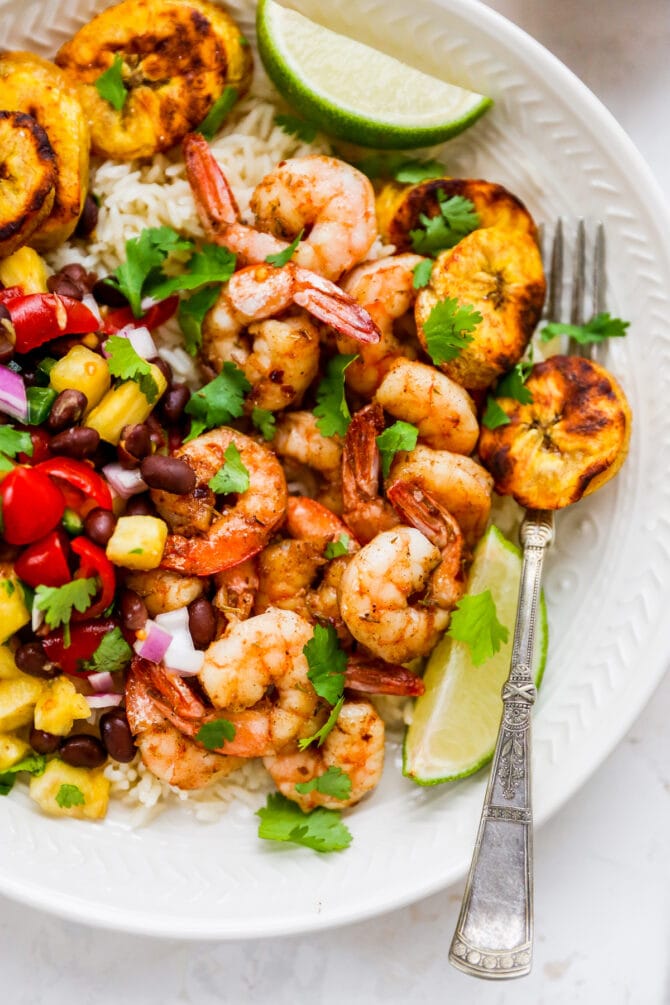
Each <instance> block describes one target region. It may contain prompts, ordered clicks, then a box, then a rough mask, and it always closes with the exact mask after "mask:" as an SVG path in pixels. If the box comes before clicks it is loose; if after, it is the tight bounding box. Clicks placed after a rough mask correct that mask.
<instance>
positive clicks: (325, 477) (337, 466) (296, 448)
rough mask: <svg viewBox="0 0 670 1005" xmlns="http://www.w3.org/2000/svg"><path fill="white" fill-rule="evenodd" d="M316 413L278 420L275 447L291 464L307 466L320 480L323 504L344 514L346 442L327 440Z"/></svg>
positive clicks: (301, 413) (282, 417)
mask: <svg viewBox="0 0 670 1005" xmlns="http://www.w3.org/2000/svg"><path fill="white" fill-rule="evenodd" d="M317 421H318V420H317V417H316V416H315V415H313V414H312V412H286V413H285V414H283V415H281V416H280V417H279V418H278V419H277V425H276V428H275V435H274V439H273V441H272V446H273V447H274V449H275V451H276V453H277V454H279V456H280V457H281V458H282V459H283V460H284V461H285V462H289V463H291V462H292V463H294V464H299V465H303V466H304V467H307V468H309V469H310V470H311V471H314V472H316V473H317V475H318V476H319V481H320V484H319V486H318V488H317V489H315V491H317V493H318V495H317V498H318V500H319V502H321V503H323V504H324V505H325V506H327V507H328V509H330V510H332V511H333V512H335V513H341V512H342V440H341V439H340V437H339V436H337V435H335V436H324V435H323V433H322V432H321V431H320V430H319V427H318V425H317Z"/></svg>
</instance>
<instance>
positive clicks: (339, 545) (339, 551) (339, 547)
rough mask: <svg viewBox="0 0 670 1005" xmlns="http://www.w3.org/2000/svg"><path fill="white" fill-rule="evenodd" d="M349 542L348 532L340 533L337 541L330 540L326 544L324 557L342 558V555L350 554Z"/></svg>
mask: <svg viewBox="0 0 670 1005" xmlns="http://www.w3.org/2000/svg"><path fill="white" fill-rule="evenodd" d="M349 543H350V538H349V535H348V534H340V536H339V537H338V539H337V541H329V542H328V544H327V545H326V547H325V549H324V552H323V555H324V558H327V559H332V558H340V556H341V555H348V554H349Z"/></svg>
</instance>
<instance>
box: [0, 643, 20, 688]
mask: <svg viewBox="0 0 670 1005" xmlns="http://www.w3.org/2000/svg"><path fill="white" fill-rule="evenodd" d="M22 676H23V675H22V673H21V671H20V670H19V668H18V667H17V665H16V663H15V662H14V655H13V653H12V651H11V649H10V648H9V647H8V646H0V680H12V679H13V678H14V677H22Z"/></svg>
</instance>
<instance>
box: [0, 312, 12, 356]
mask: <svg viewBox="0 0 670 1005" xmlns="http://www.w3.org/2000/svg"><path fill="white" fill-rule="evenodd" d="M0 306H2V305H1V304H0ZM13 355H14V343H13V342H12V341H11V340H10V339H9V338H8V336H7V335H6V334H5V332H4V331H3V330H2V329H1V328H0V363H9V361H10V359H11V358H12V356H13Z"/></svg>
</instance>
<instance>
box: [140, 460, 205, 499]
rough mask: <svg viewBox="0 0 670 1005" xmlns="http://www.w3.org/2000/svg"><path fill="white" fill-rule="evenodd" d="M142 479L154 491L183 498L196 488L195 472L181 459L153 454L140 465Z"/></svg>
mask: <svg viewBox="0 0 670 1005" xmlns="http://www.w3.org/2000/svg"><path fill="white" fill-rule="evenodd" d="M140 471H141V472H142V478H143V479H144V481H145V482H146V483H147V485H149V486H151V488H152V489H163V491H165V492H173V493H174V494H175V495H179V496H183V495H187V493H189V492H192V491H193V489H194V488H195V486H196V477H195V471H194V470H193V469H192V468H191V467H189V465H188V464H187V463H186V461H183V460H182V459H181V458H180V457H163V456H162V455H161V454H152V455H151V457H145V458H144V460H143V461H142V463H141V465H140Z"/></svg>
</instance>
